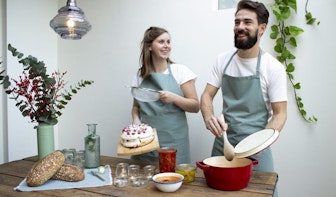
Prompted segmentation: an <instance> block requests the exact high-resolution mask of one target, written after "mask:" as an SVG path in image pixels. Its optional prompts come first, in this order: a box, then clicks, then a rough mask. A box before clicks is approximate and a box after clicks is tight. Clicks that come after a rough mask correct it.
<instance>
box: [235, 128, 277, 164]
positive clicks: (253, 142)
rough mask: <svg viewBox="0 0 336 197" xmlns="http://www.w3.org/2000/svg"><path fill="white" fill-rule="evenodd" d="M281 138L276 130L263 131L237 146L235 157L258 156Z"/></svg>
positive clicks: (250, 136)
mask: <svg viewBox="0 0 336 197" xmlns="http://www.w3.org/2000/svg"><path fill="white" fill-rule="evenodd" d="M278 137H279V131H277V130H275V129H263V130H261V131H258V132H256V133H253V134H252V135H249V136H248V137H246V138H245V139H243V140H242V141H241V142H239V143H238V144H237V146H236V147H235V148H234V149H235V157H237V158H244V157H249V156H251V155H254V154H257V153H259V152H260V151H262V150H264V149H266V148H268V147H269V146H270V145H272V144H273V143H274V142H275V141H276V140H277V139H278Z"/></svg>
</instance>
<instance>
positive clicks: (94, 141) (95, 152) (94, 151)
mask: <svg viewBox="0 0 336 197" xmlns="http://www.w3.org/2000/svg"><path fill="white" fill-rule="evenodd" d="M87 126H88V132H89V134H88V135H87V136H86V137H85V168H97V167H99V166H100V136H99V135H97V134H96V126H97V124H87Z"/></svg>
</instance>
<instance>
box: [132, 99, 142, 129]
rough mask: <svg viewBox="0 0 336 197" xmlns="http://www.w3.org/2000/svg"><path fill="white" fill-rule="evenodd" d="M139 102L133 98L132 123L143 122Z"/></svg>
mask: <svg viewBox="0 0 336 197" xmlns="http://www.w3.org/2000/svg"><path fill="white" fill-rule="evenodd" d="M139 111H140V110H139V104H138V102H137V101H136V100H135V99H133V107H132V119H133V122H132V124H141V121H140V117H139Z"/></svg>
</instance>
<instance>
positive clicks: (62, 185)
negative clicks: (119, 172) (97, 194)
mask: <svg viewBox="0 0 336 197" xmlns="http://www.w3.org/2000/svg"><path fill="white" fill-rule="evenodd" d="M91 171H97V169H84V173H85V179H84V180H82V181H78V182H66V181H60V180H53V179H49V180H48V181H47V182H45V183H44V184H42V185H40V186H38V187H29V186H28V185H27V182H26V178H25V179H24V180H23V181H21V183H20V184H19V185H18V186H17V187H15V188H14V190H18V191H22V192H27V191H42V190H54V189H71V188H84V187H100V186H105V185H112V174H111V168H110V165H106V166H105V172H104V173H99V175H100V176H101V177H102V178H104V179H105V181H102V180H100V179H99V178H98V177H96V176H94V175H92V174H91V173H90V172H91Z"/></svg>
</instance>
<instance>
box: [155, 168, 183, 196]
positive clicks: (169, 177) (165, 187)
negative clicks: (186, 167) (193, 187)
mask: <svg viewBox="0 0 336 197" xmlns="http://www.w3.org/2000/svg"><path fill="white" fill-rule="evenodd" d="M152 180H153V182H154V184H155V186H156V188H158V189H159V190H160V191H162V192H175V191H176V190H178V189H179V188H180V187H181V185H182V182H183V180H184V176H183V175H181V174H178V173H175V172H163V173H159V174H156V175H154V176H153V177H152Z"/></svg>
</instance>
